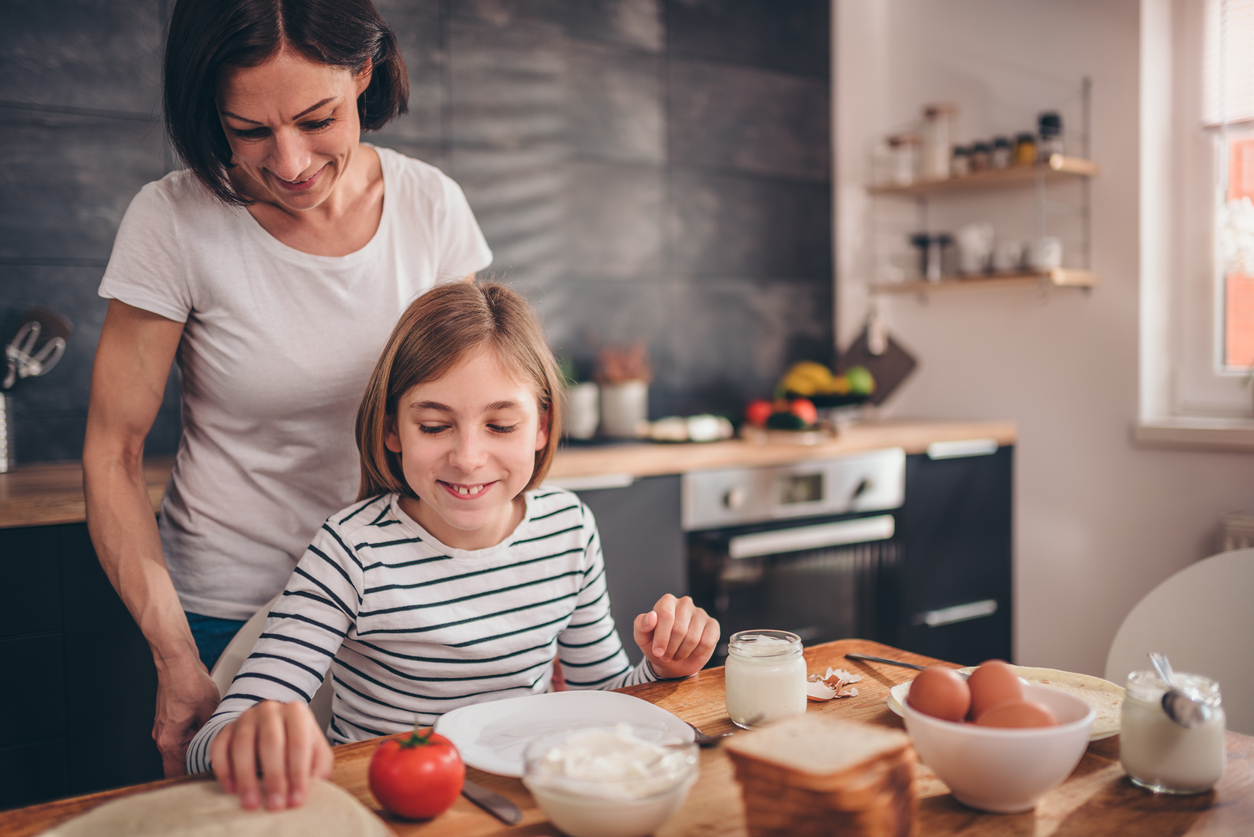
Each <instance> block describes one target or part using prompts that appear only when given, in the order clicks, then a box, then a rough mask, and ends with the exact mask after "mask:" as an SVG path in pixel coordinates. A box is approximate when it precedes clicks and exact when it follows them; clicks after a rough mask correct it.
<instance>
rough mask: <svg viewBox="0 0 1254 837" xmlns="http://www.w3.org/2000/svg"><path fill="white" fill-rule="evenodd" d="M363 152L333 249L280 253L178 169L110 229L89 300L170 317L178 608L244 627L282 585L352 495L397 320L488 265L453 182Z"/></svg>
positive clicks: (173, 557) (171, 555) (167, 526)
mask: <svg viewBox="0 0 1254 837" xmlns="http://www.w3.org/2000/svg"><path fill="white" fill-rule="evenodd" d="M376 150H377V152H378V154H379V160H380V163H381V164H382V169H383V180H384V200H383V216H382V219H381V220H380V222H379V229H378V230H377V231H376V232H375V235H374V237H373V238H372V239H371V240H370V242H369V243H368V244H366V246H365V247H363V248H362V249H360V250H358V251H357V252H355V253H352V254H350V255H347V256H335V257H332V256H314V255H310V254H308V253H302V252H300V251H298V250H294V249H292V248H291V247H288V246H286V245H285V244H282V243H280V242H279V241H278V240H277V239H275V238H274V237H273V236H271V235H270V234H269V233H267V232H266V231H265V230H264V229H263V228H262V227H261V225H260V224H258V223H257V221H256V220H255V219H254V218H253V217H252V216H251V215H250V214H249V213H248V211H247V210H246V209H244V208H242V207H235V206H229V205H227V204H224V203H222V202H221V201H219V200H218V199H217V198H215V197H213V196H212V195H211V194H210V193H209V192H208V190H206V189H205V188H204V187H203V186H202V185H201V184H200V183H199V182H198V181H197V180H196V179H195V177H194V176H193V175H192V174H191V173H190V172H187V171H179V172H174V173H172V174H169V175H166V176H165V177H164V178H162V179H161V180H159V181H157V182H156V183H150V184H148V185H147V186H145V187H144V188H143V189H142V190H141V191H140V193H139V194H138V195H137V196H136V197H135V199H134V200H133V201H132V202H131V205H130V207H129V208H128V209H127V211H126V216H125V217H124V218H123V219H122V225H121V227H120V228H119V230H118V235H117V239H116V240H115V242H114V245H113V254H112V256H111V257H110V259H109V266H108V268H107V269H106V270H105V275H104V279H103V280H102V282H101V285H100V295H101V296H103V297H106V298H109V299H117V300H120V301H122V302H125V303H126V304H128V305H132V306H134V307H136V308H142V309H144V310H146V311H151V312H153V313H155V314H159V315H161V316H162V317H167V318H169V319H171V320H177V321H180V322H183V323H185V325H184V328H183V337H182V340H181V342H180V343H179V347H178V352H177V356H176V361H175V362H176V366H177V368H178V370H179V375H180V383H181V388H182V399H183V400H182V410H183V415H182V418H183V435H182V439H181V440H180V442H179V450H178V456H177V458H176V460H175V464H174V471H173V473H172V474H171V475H170V481H169V483H168V485H167V486H166V491H165V498H164V500H163V501H162V504H161V519H160V530H161V544H162V549H163V551H164V553H165V559H166V563H167V565H168V566H169V569H170V576H171V578H172V579H173V581H174V587H175V589H176V590H177V591H178V593H179V597H180V599H181V601H182V604H183V607H184V608H185V609H186V610H188V611H191V612H193V613H200V614H204V615H207V616H216V617H219V618H222V619H247V618H248V617H250V616H252V614H253V613H254V612H255V611H256V610H257V609H258V608H259V607H261V606H262V605H263V604H265V603H266V602H267V601H269V600H270V599H271V598H273V597H274V595H275V594H276V593H278V592H279V591H280V590H282V589H283V585H284V584H285V583H286V582H287V579H288V576H290V575H291V573H292V568H293V567H294V566H295V565H296V562H297V560H298V559H299V558H300V556H301V554H302V553H303V552H304V550H305V547H306V546H308V545H309V541H310V538H311V537H312V536H313V534H314V533H315V532H316V531H317V529H318V526H319V525H320V524H321V523H322V521H323V520H325V519H326V517H327V515H329V514H331V513H332V512H334V511H335V510H336V509H340V508H343V507H344V506H346V505H347V504H348V503H350V502H351V501H352V500H353V498H354V497H356V495H357V489H358V480H359V473H360V472H359V466H358V456H357V448H356V444H355V441H354V425H355V421H356V415H357V406H358V404H359V402H360V401H361V396H362V393H363V392H364V391H365V388H366V381H367V379H368V377H369V376H370V372H371V370H372V369H373V368H374V364H375V361H376V360H377V359H378V356H379V353H380V351H381V350H382V348H383V344H384V343H385V342H386V340H387V337H388V335H389V334H390V333H391V330H392V327H393V326H394V325H395V324H396V321H397V319H398V318H399V316H400V314H401V312H402V311H404V309H405V308H406V307H407V306H408V305H409V303H410V302H412V301H413V300H414V299H416V298H417V297H418V296H419V295H421V294H422V293H424V292H425V291H427V290H429V289H430V288H432V287H434V286H435V285H437V284H439V283H442V282H454V281H458V280H460V279H462V278H463V277H465V276H466V275H467V274H470V273H474V272H476V271H479V270H482V269H483V268H485V267H487V266H488V264H489V263H491V261H492V252H491V250H489V249H488V245H487V242H486V241H485V240H484V238H483V234H482V233H481V232H480V230H479V227H478V225H477V224H476V223H475V219H474V216H473V214H472V213H471V211H470V206H469V204H467V202H466V198H465V196H464V195H463V194H462V191H461V189H460V188H458V186H457V184H456V183H454V182H453V181H452V180H451V179H449V178H448V177H447V176H445V175H444V174H443V173H441V172H440V171H439V170H438V169H436V168H434V167H432V166H429V165H427V164H426V163H422V162H420V161H418V160H414V159H410V158H408V157H405V156H403V155H401V154H398V153H397V152H395V151H391V150H388V149H385V148H378V149H376Z"/></svg>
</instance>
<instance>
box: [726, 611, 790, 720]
mask: <svg viewBox="0 0 1254 837" xmlns="http://www.w3.org/2000/svg"><path fill="white" fill-rule="evenodd" d="M802 650H803V649H802V647H801V637H799V636H797V635H796V634H793V633H789V632H788V631H767V630H755V631H740V632H739V633H735V634H732V637H731V639H730V640H729V641H728V643H727V663H726V667H725V668H724V670H723V672H724V677H725V684H724V689H725V697H726V701H727V717H729V718H731V720H732V723H733V724H735V725H736V726H738V727H744V728H745V729H748V728H749V727H752V726H757V725H758V724H762V723H766V722H768V721H776V720H779V719H780V718H788V717H791V716H793V715H800V714H802V713H804V712H805V711H806V662H805V659H804V658H803V657H802V656H801V653H802Z"/></svg>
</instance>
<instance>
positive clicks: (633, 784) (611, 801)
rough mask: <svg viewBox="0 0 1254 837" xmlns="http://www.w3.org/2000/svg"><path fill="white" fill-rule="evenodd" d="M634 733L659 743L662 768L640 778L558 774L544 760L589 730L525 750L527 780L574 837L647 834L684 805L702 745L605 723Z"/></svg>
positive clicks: (556, 737)
mask: <svg viewBox="0 0 1254 837" xmlns="http://www.w3.org/2000/svg"><path fill="white" fill-rule="evenodd" d="M600 729H601V730H602V731H610V732H615V731H618V732H621V731H624V730H626V731H628V732H629V733H630V734H631V735H633V736H635V737H636V738H639V739H642V740H644V741H646V742H648V743H649V744H652V745H655V746H656V748H657V750H658V752H659V754H660V758H659V760H658V762H657V765H658V766H657V767H654V768H650V769H649V770H648V771H646V775H644V776H643V777H641V778H634V779H625V780H624V779H613V780H606V781H598V780H595V779H586V780H585V779H579V778H572V777H570V776H555V775H553V772H552V768H551V766H550V767H547V768H546V766H545V765H544V764H543V762H544V759H545V756H546V754H548V753H549V752H550V751H552V750H554V749H555V748H558V747H562V746H564V745H565V744H566V742H567V741H568V740H569V739H570V737H571V736H575V735H579V734H581V733H584V732H587V731H588V728H582V729H572V730H568V731H566V732H562V733H558V734H557V735H552V736H548V737H546V738H542V739H540V740H538V741H535V742H533V743H532V744H530V745H528V746H527V749H526V751H525V752H524V754H523V765H524V766H523V777H522V780H523V784H524V785H526V786H527V790H529V791H531V795H532V796H533V797H535V800H536V803H537V804H539V806H540V808H541V810H543V811H544V813H545V815H547V816H548V818H549V820H550V821H552V823H553V825H555V826H557V827H558V828H559V829H561V831H562V832H564V833H565V834H568V835H570V837H646V835H649V834H652V833H653V832H655V831H657V830H658V829H659V828H661V827H662V825H663V824H665V823H666V821H667V820H669V819H670V818H671V817H672V816H674V815H675V813H676V812H677V811H678V810H679V809H680V808H681V807H683V804H684V800H686V799H687V798H688V791H689V790H690V789H691V788H692V785H693V783H694V782H696V780H697V767H698V761H699V759H698V756H697V746H696V745H695V744H693V743H692V742H691V741H683V740H681V739H679V738H677V737H675V736H673V735H672V734H670V733H667V732H663V731H659V730H651V729H641V728H631V727H627V725H625V724H620V725H618V726H617V727H603V728H600Z"/></svg>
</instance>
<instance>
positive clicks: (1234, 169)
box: [1138, 0, 1254, 443]
mask: <svg viewBox="0 0 1254 837" xmlns="http://www.w3.org/2000/svg"><path fill="white" fill-rule="evenodd" d="M1141 9H1142V51H1141V105H1142V108H1141V111H1142V112H1141V166H1142V169H1141V212H1142V218H1141V297H1142V298H1141V406H1140V425H1141V427H1142V428H1143V427H1145V426H1148V425H1152V424H1154V423H1159V424H1162V423H1172V422H1175V423H1177V424H1185V425H1188V424H1189V423H1190V422H1192V425H1190V426H1199V425H1205V424H1206V422H1212V425H1210V426H1213V422H1215V421H1234V420H1235V421H1239V422H1243V423H1244V425H1250V421H1249V419H1250V416H1251V415H1252V414H1254V392H1252V390H1251V386H1249V384H1248V381H1247V378H1248V377H1249V371H1250V369H1251V367H1252V365H1254V47H1251V44H1254V0H1143V1H1142V6H1141ZM1243 432H1245V434H1246V436H1248V437H1249V438H1248V440H1247V441H1250V442H1251V443H1254V427H1248V426H1247V427H1246V428H1245V430H1244V431H1243ZM1138 438H1141V439H1145V438H1146V437H1145V436H1144V435H1143V434H1141V433H1140V432H1139V431H1138Z"/></svg>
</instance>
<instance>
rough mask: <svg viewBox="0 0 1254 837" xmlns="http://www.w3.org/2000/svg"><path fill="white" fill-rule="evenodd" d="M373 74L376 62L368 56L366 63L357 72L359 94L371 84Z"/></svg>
mask: <svg viewBox="0 0 1254 837" xmlns="http://www.w3.org/2000/svg"><path fill="white" fill-rule="evenodd" d="M372 75H374V62H373V61H371V60H370V59H369V58H367V59H366V63H365V65H364V66H363V67H362V68H361V70H360V71H359V72H358V73H357V95H358V96H360V95H361V94H362V93H365V92H366V88H367V87H369V86H370V77H371V76H372Z"/></svg>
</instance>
